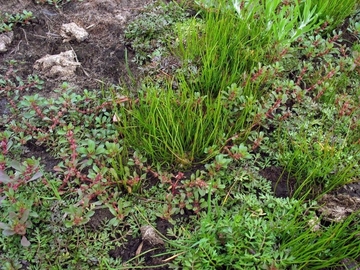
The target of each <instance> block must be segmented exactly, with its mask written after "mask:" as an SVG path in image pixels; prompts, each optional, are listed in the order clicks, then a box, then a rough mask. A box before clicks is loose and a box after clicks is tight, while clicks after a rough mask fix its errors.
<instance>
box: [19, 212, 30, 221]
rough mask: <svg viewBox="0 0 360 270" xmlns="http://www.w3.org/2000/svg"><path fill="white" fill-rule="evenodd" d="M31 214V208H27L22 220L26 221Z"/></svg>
mask: <svg viewBox="0 0 360 270" xmlns="http://www.w3.org/2000/svg"><path fill="white" fill-rule="evenodd" d="M29 214H30V209H25V211H24V212H23V215H22V217H21V219H20V222H21V223H24V222H25V221H26V220H27V219H28V218H29Z"/></svg>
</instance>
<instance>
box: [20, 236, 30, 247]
mask: <svg viewBox="0 0 360 270" xmlns="http://www.w3.org/2000/svg"><path fill="white" fill-rule="evenodd" d="M21 245H22V246H23V247H28V246H30V242H29V240H27V238H26V237H25V235H23V237H21Z"/></svg>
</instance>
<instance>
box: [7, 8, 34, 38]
mask: <svg viewBox="0 0 360 270" xmlns="http://www.w3.org/2000/svg"><path fill="white" fill-rule="evenodd" d="M33 18H34V16H33V14H32V12H31V11H27V10H23V12H22V13H16V14H9V13H4V14H3V13H2V12H0V33H2V32H9V31H11V30H12V29H13V27H14V26H15V25H16V24H28V23H29V21H30V20H31V19H33Z"/></svg>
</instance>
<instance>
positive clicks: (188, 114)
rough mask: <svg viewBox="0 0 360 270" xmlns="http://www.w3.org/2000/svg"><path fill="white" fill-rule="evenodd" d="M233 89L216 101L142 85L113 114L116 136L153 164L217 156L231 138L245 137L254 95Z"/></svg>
mask: <svg viewBox="0 0 360 270" xmlns="http://www.w3.org/2000/svg"><path fill="white" fill-rule="evenodd" d="M243 91H244V89H243V88H242V87H239V86H236V85H235V84H233V85H231V87H228V88H227V89H224V90H223V91H222V92H221V94H219V95H218V96H217V97H216V98H214V97H212V96H206V95H201V94H200V93H198V92H193V90H192V89H189V88H188V87H187V85H186V84H184V85H181V86H180V87H179V89H178V90H177V91H173V90H172V89H171V88H168V89H163V88H158V87H155V86H147V87H146V86H144V87H143V89H142V90H141V91H140V92H139V94H138V96H137V97H136V98H133V99H132V100H131V101H130V102H129V103H127V104H126V105H125V106H120V108H119V111H118V113H117V118H118V120H119V132H120V133H121V134H122V135H123V136H124V142H125V143H126V144H127V145H128V147H134V148H136V149H141V150H142V151H143V152H144V153H146V154H147V155H148V156H149V157H151V160H152V161H156V162H160V163H164V164H168V165H170V164H175V165H176V164H178V165H180V166H182V167H188V166H190V165H191V164H194V163H199V162H200V163H203V162H204V161H206V160H209V159H210V158H213V157H214V156H215V155H216V154H217V153H219V152H220V151H221V150H222V148H223V147H224V146H225V145H226V143H227V142H228V141H229V140H232V138H233V137H236V138H237V137H239V135H240V133H241V134H242V136H244V137H245V135H246V133H247V130H246V127H247V126H248V125H249V119H251V118H249V113H250V112H251V111H252V110H253V102H254V100H253V96H252V95H249V96H245V95H244V93H243Z"/></svg>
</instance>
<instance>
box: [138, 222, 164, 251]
mask: <svg viewBox="0 0 360 270" xmlns="http://www.w3.org/2000/svg"><path fill="white" fill-rule="evenodd" d="M140 231H141V236H142V240H143V241H144V242H145V243H147V244H149V245H150V246H156V245H164V241H163V240H162V239H161V238H160V236H159V235H158V234H157V232H156V230H155V229H154V228H153V227H151V226H150V225H145V226H142V227H141V228H140Z"/></svg>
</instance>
